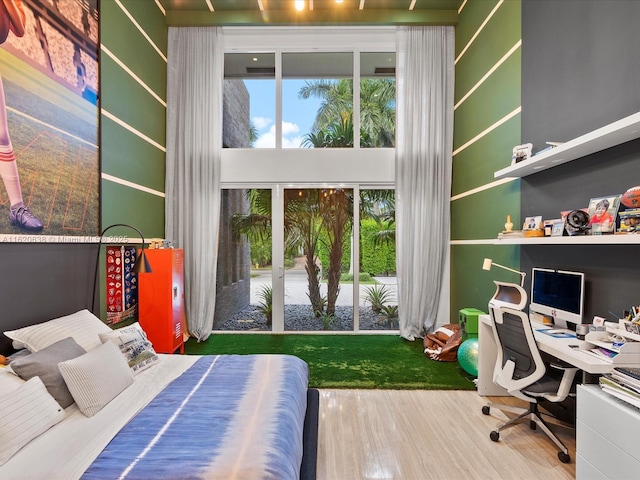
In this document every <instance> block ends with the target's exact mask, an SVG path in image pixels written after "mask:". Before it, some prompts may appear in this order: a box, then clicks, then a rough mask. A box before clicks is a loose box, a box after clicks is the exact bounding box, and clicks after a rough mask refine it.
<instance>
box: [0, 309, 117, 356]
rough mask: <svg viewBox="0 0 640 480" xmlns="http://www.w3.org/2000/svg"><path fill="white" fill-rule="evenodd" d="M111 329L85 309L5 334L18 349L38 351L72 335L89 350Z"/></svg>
mask: <svg viewBox="0 0 640 480" xmlns="http://www.w3.org/2000/svg"><path fill="white" fill-rule="evenodd" d="M110 331H111V328H109V327H108V326H107V325H105V324H104V322H103V321H102V320H100V319H99V318H98V317H96V316H95V315H94V314H93V313H91V312H90V311H89V310H86V309H85V310H80V311H79V312H76V313H72V314H71V315H66V316H64V317H59V318H54V319H53V320H49V321H48V322H44V323H39V324H37V325H29V326H28V327H23V328H20V329H18V330H10V331H7V332H4V334H5V335H6V336H7V337H9V338H10V339H11V340H13V348H15V349H16V350H19V349H21V348H28V349H29V350H30V351H32V352H37V351H38V350H42V349H43V348H46V347H48V346H49V345H51V344H53V343H56V342H57V341H59V340H63V339H65V338H67V337H72V338H73V339H74V340H75V341H76V343H77V344H78V345H80V346H81V347H82V348H84V349H85V350H86V351H87V352H88V351H89V350H92V349H94V348H96V347H97V346H99V345H100V344H101V342H100V338H99V337H98V335H99V334H101V333H108V332H110Z"/></svg>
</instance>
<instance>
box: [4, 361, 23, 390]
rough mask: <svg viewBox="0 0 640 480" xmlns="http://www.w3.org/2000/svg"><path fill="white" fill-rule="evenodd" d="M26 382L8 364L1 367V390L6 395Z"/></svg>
mask: <svg viewBox="0 0 640 480" xmlns="http://www.w3.org/2000/svg"><path fill="white" fill-rule="evenodd" d="M24 384H25V381H24V380H23V379H21V378H20V377H18V376H17V375H16V374H15V373H13V370H11V369H10V368H9V367H8V366H6V367H0V392H2V394H3V395H4V394H5V393H9V392H11V391H12V390H16V389H18V388H20V387H21V386H22V385H24Z"/></svg>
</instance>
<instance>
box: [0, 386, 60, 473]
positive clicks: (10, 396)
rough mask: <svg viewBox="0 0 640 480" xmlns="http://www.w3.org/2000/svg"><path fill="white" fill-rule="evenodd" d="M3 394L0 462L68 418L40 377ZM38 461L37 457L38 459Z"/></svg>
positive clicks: (0, 416)
mask: <svg viewBox="0 0 640 480" xmlns="http://www.w3.org/2000/svg"><path fill="white" fill-rule="evenodd" d="M2 393H3V394H2V395H1V396H0V465H3V464H4V463H5V462H6V461H7V460H9V459H10V458H11V457H12V456H13V455H14V454H15V453H16V452H17V451H18V450H20V449H21V448H22V447H24V446H25V445H26V444H27V443H29V442H30V441H31V440H33V439H34V438H36V437H38V436H39V435H41V434H42V433H44V432H46V431H47V430H48V429H49V428H51V427H52V426H54V425H55V424H56V423H58V422H60V421H61V420H62V419H63V418H64V415H65V414H64V409H63V408H62V407H61V406H60V405H58V402H56V401H55V399H54V398H53V397H52V396H51V395H50V394H49V392H47V389H46V388H45V386H44V383H42V380H40V378H39V377H33V378H32V379H31V380H28V381H27V382H25V383H24V384H23V385H22V386H20V387H18V388H17V389H16V390H13V391H10V392H4V391H3V392H2ZM34 460H35V461H37V459H34Z"/></svg>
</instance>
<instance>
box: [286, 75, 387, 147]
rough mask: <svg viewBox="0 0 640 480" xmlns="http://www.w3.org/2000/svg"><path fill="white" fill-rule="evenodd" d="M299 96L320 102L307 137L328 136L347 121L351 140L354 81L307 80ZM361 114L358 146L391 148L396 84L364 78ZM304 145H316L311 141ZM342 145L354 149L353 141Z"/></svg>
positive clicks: (385, 80) (384, 80)
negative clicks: (349, 126)
mask: <svg viewBox="0 0 640 480" xmlns="http://www.w3.org/2000/svg"><path fill="white" fill-rule="evenodd" d="M298 97H300V98H302V99H307V98H311V97H315V98H319V99H321V100H322V102H321V104H320V107H319V108H318V112H317V113H316V119H315V121H314V123H313V126H312V131H311V132H310V133H309V134H308V135H307V136H309V135H321V134H320V133H319V132H323V133H324V134H327V133H329V132H330V130H331V129H335V128H336V125H339V124H345V125H346V124H347V123H346V122H349V124H350V125H351V127H352V128H351V132H352V133H351V138H352V139H353V122H352V118H353V80H351V79H342V80H317V81H313V82H309V81H308V82H306V83H305V86H303V87H302V88H301V89H300V91H299V92H298ZM360 112H361V113H360V122H361V126H360V139H361V140H360V145H361V146H362V147H392V146H393V145H394V138H395V81H394V80H393V79H388V78H381V79H363V80H362V81H361V82H360ZM320 143H323V142H320ZM324 143H326V142H324ZM305 146H316V144H315V143H314V142H310V144H309V145H305ZM322 146H323V147H324V146H327V145H322ZM332 146H334V147H336V146H339V145H335V144H334V145H332ZM340 146H342V145H340ZM344 146H353V141H352V143H351V144H350V145H344ZM316 148H317V147H316Z"/></svg>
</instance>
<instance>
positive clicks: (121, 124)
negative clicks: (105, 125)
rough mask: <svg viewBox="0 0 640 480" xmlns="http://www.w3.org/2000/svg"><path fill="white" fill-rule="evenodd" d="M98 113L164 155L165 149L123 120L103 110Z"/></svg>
mask: <svg viewBox="0 0 640 480" xmlns="http://www.w3.org/2000/svg"><path fill="white" fill-rule="evenodd" d="M100 113H102V115H104V116H105V117H107V118H109V119H111V120H113V121H114V122H116V123H117V124H118V125H120V126H121V127H123V128H125V129H127V130H129V131H130V132H131V133H133V134H134V135H136V136H137V137H140V138H141V139H142V140H144V141H145V142H148V143H150V144H151V145H153V146H154V147H156V148H157V149H158V150H161V151H162V152H164V153H166V152H167V149H166V148H165V147H164V146H162V145H160V144H159V143H158V142H156V141H155V140H152V139H151V138H149V137H147V136H146V135H145V134H144V133H142V132H140V131H139V130H136V129H135V128H133V127H132V126H131V125H129V124H128V123H126V122H125V121H124V120H120V119H119V118H118V117H116V116H115V115H113V114H112V113H109V112H108V111H107V110H105V109H104V108H103V109H102V110H101V111H100Z"/></svg>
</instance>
